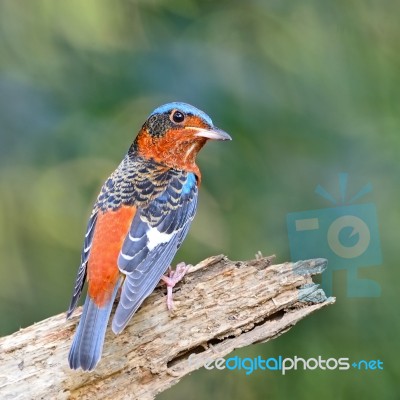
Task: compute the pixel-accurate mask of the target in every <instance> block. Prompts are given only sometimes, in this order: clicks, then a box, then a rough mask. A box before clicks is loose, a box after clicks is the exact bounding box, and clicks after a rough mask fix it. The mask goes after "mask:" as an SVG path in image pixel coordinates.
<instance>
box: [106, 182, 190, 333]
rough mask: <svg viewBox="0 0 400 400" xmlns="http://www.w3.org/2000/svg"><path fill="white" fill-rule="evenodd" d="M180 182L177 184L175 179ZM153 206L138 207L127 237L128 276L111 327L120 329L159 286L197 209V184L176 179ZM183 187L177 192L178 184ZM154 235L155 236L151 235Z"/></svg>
mask: <svg viewBox="0 0 400 400" xmlns="http://www.w3.org/2000/svg"><path fill="white" fill-rule="evenodd" d="M176 181H178V183H177V182H176ZM176 181H175V182H174V185H170V187H169V189H167V190H166V191H165V192H164V193H163V194H162V195H161V196H160V197H159V198H157V199H155V200H153V202H152V203H151V206H149V207H148V208H146V209H139V210H138V211H137V212H136V215H135V217H134V219H133V221H132V223H131V227H130V231H129V234H128V235H127V237H126V238H125V241H124V244H123V246H122V249H121V252H120V255H119V258H118V266H119V268H120V270H121V272H122V273H124V274H125V275H126V278H125V281H124V284H123V286H122V291H121V297H120V301H119V304H118V307H117V309H116V311H115V315H114V319H113V322H112V329H113V331H114V332H115V333H119V332H121V331H122V330H123V329H124V328H125V326H126V324H127V323H128V322H129V320H130V318H131V317H132V315H133V314H134V313H135V312H136V310H137V309H138V308H139V307H140V305H141V304H142V302H143V301H144V299H145V298H146V297H147V296H149V295H150V293H151V292H152V291H153V290H154V288H155V287H156V286H157V284H158V282H159V281H160V278H161V276H162V275H163V274H164V273H165V271H166V270H167V268H168V266H169V265H170V264H171V261H172V259H173V258H174V256H175V253H176V251H177V250H178V248H179V247H180V245H181V244H182V242H183V240H184V238H185V236H186V235H187V232H188V230H189V227H190V224H191V222H192V220H193V218H194V215H195V213H196V208H197V185H196V184H193V185H192V187H191V188H190V190H189V189H188V188H187V187H185V191H184V192H182V186H184V185H185V182H186V181H181V180H178V178H176ZM179 183H180V187H178V189H180V190H181V192H179V190H178V191H177V188H176V187H177V185H178V184H179ZM153 234H154V235H155V236H154V237H152V236H151V235H153Z"/></svg>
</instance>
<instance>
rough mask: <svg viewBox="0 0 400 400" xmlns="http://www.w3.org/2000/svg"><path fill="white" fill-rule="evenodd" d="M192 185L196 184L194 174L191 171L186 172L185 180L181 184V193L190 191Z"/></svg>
mask: <svg viewBox="0 0 400 400" xmlns="http://www.w3.org/2000/svg"><path fill="white" fill-rule="evenodd" d="M194 185H196V176H195V174H194V173H193V172H189V173H188V174H187V178H186V182H185V183H184V184H183V186H182V193H184V194H188V193H190V192H191V191H192V189H193V186H194Z"/></svg>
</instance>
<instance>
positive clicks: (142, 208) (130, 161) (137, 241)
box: [67, 102, 232, 371]
mask: <svg viewBox="0 0 400 400" xmlns="http://www.w3.org/2000/svg"><path fill="white" fill-rule="evenodd" d="M208 140H222V141H224V140H232V138H231V136H230V135H229V134H228V133H226V132H225V131H223V130H221V129H219V128H217V127H216V126H215V125H214V124H213V122H212V120H211V118H210V117H209V116H208V115H207V114H206V113H204V112H203V111H201V110H199V109H197V108H196V107H194V106H192V105H190V104H186V103H182V102H173V103H168V104H164V105H162V106H160V107H158V108H156V109H155V110H154V111H153V112H152V113H151V114H150V115H149V117H148V118H147V120H146V121H145V123H144V124H143V126H142V128H141V129H140V130H139V133H138V134H137V136H136V138H135V139H134V141H133V143H132V144H131V146H130V147H129V150H128V152H127V153H126V155H125V156H124V158H123V160H122V162H121V163H120V164H119V166H118V167H117V168H116V170H115V171H114V172H113V173H112V174H111V175H110V176H109V178H108V179H107V180H106V181H105V183H104V185H103V186H102V188H101V190H100V193H99V195H98V197H97V199H96V201H95V204H94V207H93V211H92V213H91V215H90V218H89V221H88V224H87V229H86V233H85V237H84V243H83V249H82V253H81V262H80V265H79V268H78V272H77V276H76V281H75V285H74V288H73V294H72V298H71V302H70V305H69V308H68V311H67V318H70V317H71V315H72V313H73V311H74V310H75V308H76V307H77V304H78V300H79V298H80V296H81V294H82V290H83V287H84V285H85V282H87V287H88V289H87V295H86V299H85V302H84V305H83V311H82V314H81V317H80V320H79V323H78V327H77V329H76V332H75V335H74V338H73V341H72V345H71V348H70V351H69V355H68V361H69V366H70V368H71V369H75V370H76V369H79V368H81V369H82V370H83V371H92V370H93V369H94V368H95V367H96V365H97V364H98V362H99V361H100V359H101V355H102V351H103V345H104V339H105V334H106V329H107V325H108V321H109V319H110V316H111V311H112V307H113V304H114V302H118V304H117V307H116V310H115V313H114V316H113V318H112V324H111V328H112V331H113V332H114V333H115V334H118V333H120V332H122V330H123V329H124V328H125V327H126V325H127V324H128V322H129V321H130V319H131V318H132V316H133V315H134V313H135V312H136V311H137V309H138V308H139V307H140V305H141V304H142V303H143V301H144V300H145V299H146V298H147V297H148V296H149V295H150V294H151V293H152V291H153V290H154V288H155V287H156V286H157V284H158V283H159V282H160V280H164V281H165V282H166V283H167V285H168V296H167V306H168V308H171V307H172V306H173V303H172V297H170V295H171V294H172V286H173V285H174V284H175V283H176V282H177V281H179V280H180V279H181V278H182V276H183V275H184V274H185V273H186V271H187V269H188V267H189V266H186V265H185V264H184V263H183V264H182V263H181V264H178V266H177V267H176V270H175V271H171V273H170V276H169V277H168V276H165V275H164V274H165V273H166V271H167V270H168V268H170V264H171V261H172V259H173V258H174V256H175V254H176V252H177V250H178V248H179V247H180V246H181V244H182V242H183V240H184V239H185V237H186V235H187V233H188V230H189V227H190V225H191V222H192V221H193V218H194V216H195V213H196V209H197V200H198V190H199V187H200V184H201V173H200V169H199V167H198V166H197V165H196V156H197V154H198V152H199V151H200V150H201V148H202V147H203V146H204V145H205V143H206V142H207V141H208ZM118 294H119V300H118Z"/></svg>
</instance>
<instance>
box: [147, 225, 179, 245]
mask: <svg viewBox="0 0 400 400" xmlns="http://www.w3.org/2000/svg"><path fill="white" fill-rule="evenodd" d="M146 235H147V248H148V249H149V251H152V250H153V249H154V248H155V247H157V246H158V245H159V244H162V243H167V242H168V241H169V240H170V239H171V238H172V236H173V234H172V233H170V234H168V233H164V232H160V231H159V230H158V229H157V228H154V227H152V228H150V229H149V230H148V231H147V232H146Z"/></svg>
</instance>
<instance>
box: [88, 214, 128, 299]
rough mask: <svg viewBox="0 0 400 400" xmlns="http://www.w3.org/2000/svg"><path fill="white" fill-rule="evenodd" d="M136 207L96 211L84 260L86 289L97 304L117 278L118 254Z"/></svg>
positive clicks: (106, 296) (109, 293) (105, 296)
mask: <svg viewBox="0 0 400 400" xmlns="http://www.w3.org/2000/svg"><path fill="white" fill-rule="evenodd" d="M135 212H136V207H134V206H121V207H120V208H118V209H117V210H116V211H106V212H102V211H99V215H98V216H97V222H96V228H95V232H94V237H93V242H92V247H91V249H90V256H89V262H88V277H87V280H88V283H89V287H88V293H89V296H90V298H91V299H92V300H93V301H94V303H95V304H96V305H98V306H99V307H102V306H104V305H105V304H106V303H107V301H108V300H109V299H110V297H111V295H112V292H113V290H114V287H115V284H116V282H117V281H118V277H119V274H120V272H119V269H118V264H117V261H118V255H119V252H120V250H121V247H122V244H123V242H124V239H125V236H126V235H127V233H128V231H129V227H130V225H131V222H132V219H133V217H134V215H135Z"/></svg>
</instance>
